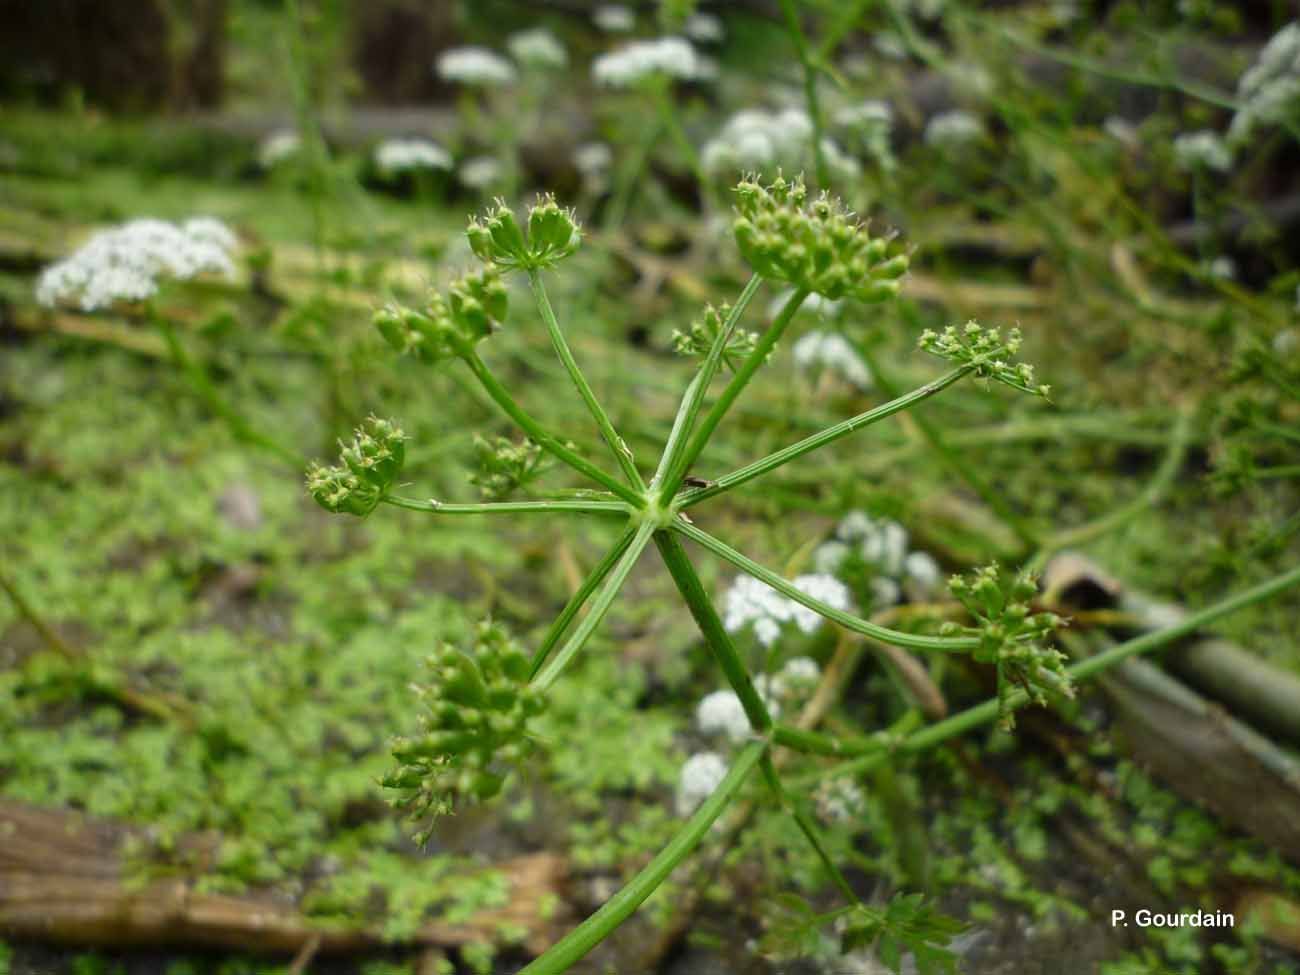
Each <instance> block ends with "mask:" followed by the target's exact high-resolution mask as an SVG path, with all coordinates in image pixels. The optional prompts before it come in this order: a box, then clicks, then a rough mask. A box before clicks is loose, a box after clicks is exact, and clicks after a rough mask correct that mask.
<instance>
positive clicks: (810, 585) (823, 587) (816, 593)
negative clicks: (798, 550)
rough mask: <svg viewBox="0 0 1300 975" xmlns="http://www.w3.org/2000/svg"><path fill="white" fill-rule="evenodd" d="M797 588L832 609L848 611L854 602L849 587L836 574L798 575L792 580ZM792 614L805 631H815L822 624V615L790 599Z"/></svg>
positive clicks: (795, 622) (797, 624)
mask: <svg viewBox="0 0 1300 975" xmlns="http://www.w3.org/2000/svg"><path fill="white" fill-rule="evenodd" d="M792 584H793V585H794V587H795V588H796V589H798V590H799V591H800V592H802V593H804V594H805V595H808V596H811V597H812V598H813V599H819V600H821V601H822V602H823V603H826V604H827V605H829V606H830V607H831V608H832V609H839V610H845V611H847V610H848V609H849V607H850V606H851V605H852V604H853V600H852V598H851V597H850V595H849V587H848V586H846V585H844V583H842V582H840V580H838V579H836V578H835V577H834V576H831V575H826V574H824V573H821V572H814V573H809V574H808V575H801V576H796V577H795V578H794V579H793V580H792ZM789 603H790V614H791V618H792V619H793V620H794V624H795V626H797V627H799V629H800V630H802V631H803V632H804V633H813V632H815V631H816V630H817V628H818V627H820V626H821V625H822V617H821V616H820V615H819V614H817V613H814V612H813V611H812V610H811V609H809V608H808V607H807V606H803V605H801V604H799V603H796V602H794V601H793V600H789Z"/></svg>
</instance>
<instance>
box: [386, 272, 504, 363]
mask: <svg viewBox="0 0 1300 975" xmlns="http://www.w3.org/2000/svg"><path fill="white" fill-rule="evenodd" d="M507 303H508V300H507V295H506V289H505V285H504V284H502V283H501V275H500V273H499V272H498V271H497V269H496V268H495V267H493V266H491V265H489V266H487V267H485V268H483V270H481V271H475V272H473V273H470V274H466V275H464V276H463V277H461V278H460V279H459V280H458V281H456V282H455V283H453V284H452V285H451V287H450V288H448V289H447V295H446V297H445V298H444V297H443V296H442V295H441V294H439V293H438V292H436V291H434V292H431V293H430V295H429V304H428V306H427V307H426V308H425V309H424V310H422V311H420V310H416V309H414V308H407V307H405V306H403V305H398V304H393V303H390V304H387V305H385V306H384V307H383V308H381V309H379V310H378V311H377V312H375V316H374V323H375V328H377V329H378V330H379V334H380V335H382V336H383V337H384V340H385V341H386V342H387V343H388V344H389V345H391V346H392V347H393V348H394V349H396V350H397V351H398V352H403V353H410V354H411V355H413V356H415V357H416V358H417V359H420V360H421V361H423V362H440V361H442V360H443V359H450V358H452V357H454V356H466V355H468V354H469V353H471V352H472V351H473V350H474V346H475V345H477V344H478V343H479V342H480V341H481V340H482V339H484V338H486V337H487V336H488V335H490V334H491V333H492V331H493V330H494V329H495V328H496V327H497V324H498V323H499V322H500V321H501V320H502V319H503V318H505V316H506V307H507Z"/></svg>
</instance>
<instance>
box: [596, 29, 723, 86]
mask: <svg viewBox="0 0 1300 975" xmlns="http://www.w3.org/2000/svg"><path fill="white" fill-rule="evenodd" d="M705 73H706V71H705V67H704V65H703V63H702V60H701V58H700V56H699V55H698V54H697V53H696V51H695V48H693V47H691V45H690V42H689V41H687V40H685V39H684V38H681V37H660V38H658V39H656V40H653V41H633V42H631V43H630V44H625V45H624V46H623V47H620V48H619V49H618V50H616V51H610V52H609V53H608V54H602V55H600V56H599V57H598V58H596V59H595V60H594V61H592V63H591V76H592V77H593V78H594V79H595V80H596V83H597V84H600V85H605V86H607V87H610V88H630V87H632V86H634V85H637V84H639V83H640V82H642V81H645V80H646V79H647V78H650V77H651V76H653V75H664V76H666V77H669V78H680V79H682V80H684V81H690V80H692V79H695V78H699V77H701V76H702V75H704V74H705Z"/></svg>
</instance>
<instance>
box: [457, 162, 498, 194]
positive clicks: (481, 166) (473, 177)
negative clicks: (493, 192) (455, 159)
mask: <svg viewBox="0 0 1300 975" xmlns="http://www.w3.org/2000/svg"><path fill="white" fill-rule="evenodd" d="M504 174H505V173H504V170H503V169H502V166H501V161H500V160H498V159H495V158H493V157H492V156H475V157H474V158H472V159H466V160H465V161H464V162H463V163H461V164H460V169H459V171H457V173H456V175H457V176H458V177H459V178H460V181H461V182H462V183H464V184H465V185H466V186H468V187H470V188H471V189H476V190H488V189H491V188H492V187H493V186H496V185H497V184H498V183H500V182H501V177H502V176H503V175H504Z"/></svg>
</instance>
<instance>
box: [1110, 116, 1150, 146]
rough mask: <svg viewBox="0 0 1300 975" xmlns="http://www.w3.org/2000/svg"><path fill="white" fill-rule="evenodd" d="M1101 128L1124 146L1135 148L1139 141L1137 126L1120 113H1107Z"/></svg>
mask: <svg viewBox="0 0 1300 975" xmlns="http://www.w3.org/2000/svg"><path fill="white" fill-rule="evenodd" d="M1102 129H1104V130H1105V132H1106V134H1107V135H1108V136H1110V137H1111V138H1112V139H1114V140H1115V141H1116V142H1120V143H1122V144H1123V145H1124V146H1125V147H1126V148H1129V149H1136V148H1137V147H1138V145H1139V144H1140V142H1141V140H1140V139H1139V138H1138V130H1137V126H1136V125H1134V124H1133V123H1132V122H1130V121H1129V120H1128V119H1126V118H1124V117H1123V116H1121V115H1108V116H1107V117H1106V121H1105V122H1103V123H1102Z"/></svg>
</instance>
